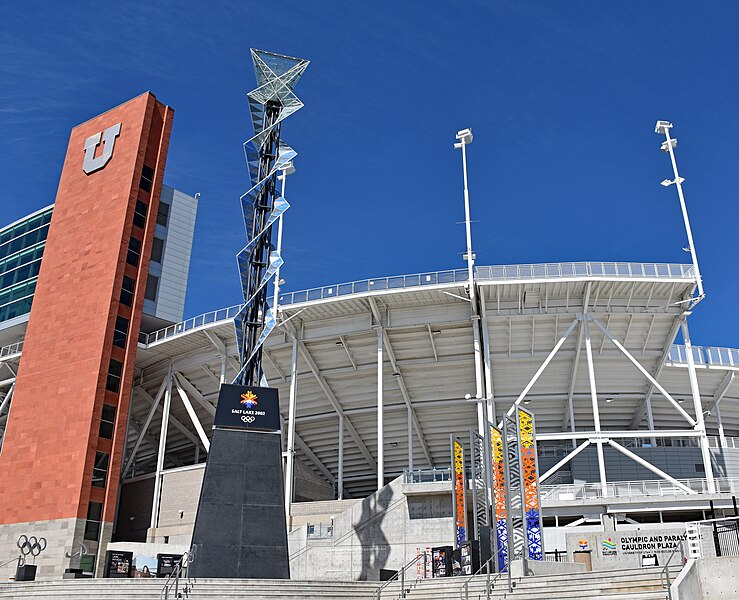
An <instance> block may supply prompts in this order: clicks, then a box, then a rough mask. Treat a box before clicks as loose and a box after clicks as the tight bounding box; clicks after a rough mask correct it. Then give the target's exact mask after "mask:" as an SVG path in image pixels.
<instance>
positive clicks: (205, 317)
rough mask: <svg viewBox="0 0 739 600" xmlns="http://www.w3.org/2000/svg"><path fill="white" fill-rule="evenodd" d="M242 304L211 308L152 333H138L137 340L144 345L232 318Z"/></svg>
mask: <svg viewBox="0 0 739 600" xmlns="http://www.w3.org/2000/svg"><path fill="white" fill-rule="evenodd" d="M242 306H243V304H237V305H236V306H229V307H228V308H221V309H219V310H213V311H211V312H208V313H205V314H202V315H198V316H197V317H192V318H191V319H188V320H187V321H182V322H181V323H175V324H174V325H170V326H169V327H164V328H163V329H159V330H158V331H154V332H152V333H148V334H147V333H141V334H140V335H139V342H140V343H142V344H145V345H149V344H153V343H154V342H159V341H161V340H164V339H167V338H170V337H172V336H175V335H179V334H180V333H185V332H186V331H191V330H193V329H197V328H198V327H203V326H204V325H210V324H212V323H218V322H219V321H227V320H229V319H233V318H234V317H235V316H236V315H237V314H238V312H239V311H240V310H241V307H242Z"/></svg>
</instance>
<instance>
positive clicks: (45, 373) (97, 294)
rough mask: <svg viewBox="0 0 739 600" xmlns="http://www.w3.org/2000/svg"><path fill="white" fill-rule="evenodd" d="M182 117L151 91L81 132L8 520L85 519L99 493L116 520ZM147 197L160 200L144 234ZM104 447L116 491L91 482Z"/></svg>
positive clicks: (16, 442)
mask: <svg viewBox="0 0 739 600" xmlns="http://www.w3.org/2000/svg"><path fill="white" fill-rule="evenodd" d="M172 118H173V111H172V110H171V109H170V108H169V107H166V106H164V105H163V104H161V103H160V102H158V101H157V100H156V98H155V97H154V96H153V95H152V94H150V93H146V94H143V95H141V96H138V97H137V98H134V99H132V100H130V101H128V102H126V103H125V104H122V105H120V106H118V107H116V108H114V109H112V110H110V111H108V112H106V113H104V114H102V115H100V116H98V117H96V118H94V119H92V120H90V121H87V122H86V123H83V124H82V125H79V126H77V127H75V128H74V129H73V130H72V134H71V136H70V141H69V146H68V149H67V156H66V158H65V160H64V167H63V170H62V174H61V179H60V181H59V189H58V192H57V198H56V206H55V208H54V213H53V217H52V221H51V226H50V229H49V236H48V239H47V242H46V249H45V250H44V257H43V261H42V264H41V271H40V273H39V279H38V284H37V287H36V293H35V296H34V301H33V307H32V310H31V315H30V320H29V322H28V329H27V332H26V338H25V343H24V347H23V356H22V359H21V363H20V368H19V372H18V378H17V381H16V387H15V392H14V396H13V400H12V405H11V412H10V418H9V420H8V428H7V433H6V436H5V441H4V445H3V449H2V453H0V482H2V485H0V524H4V523H17V522H25V521H33V520H47V519H57V518H68V517H75V516H76V517H80V518H85V517H86V516H87V504H88V502H89V501H90V500H94V501H98V502H105V512H104V520H105V521H109V522H110V521H112V520H113V517H114V513H115V502H116V496H117V490H118V478H119V474H120V468H121V456H122V453H123V449H124V448H123V447H124V444H125V435H126V419H127V417H128V404H129V401H130V394H131V384H132V378H133V368H134V361H135V356H136V345H137V339H138V332H139V325H140V321H141V311H142V307H143V302H144V289H145V287H146V277H147V273H148V267H149V256H150V253H151V245H152V239H153V236H154V227H155V223H156V214H157V208H158V203H159V192H160V190H161V183H162V177H163V174H164V166H165V162H166V156H167V149H168V144H169V135H170V131H171V125H172ZM116 123H122V125H121V132H120V135H119V136H118V138H117V139H116V142H115V147H114V152H113V156H112V158H111V159H110V161H109V162H108V164H107V165H106V166H105V167H104V168H103V169H102V170H99V171H96V172H94V173H92V174H90V175H86V174H85V173H84V171H83V170H82V162H83V158H84V142H85V140H86V139H87V138H88V137H89V136H90V135H93V134H95V133H98V132H102V131H103V130H105V129H106V128H107V127H110V126H111V125H114V124H116ZM101 149H102V144H100V146H98V148H97V152H98V153H99V152H100V151H101ZM144 163H146V164H147V165H149V166H151V167H154V168H155V171H156V174H155V185H154V187H153V189H152V192H151V194H147V193H144V192H142V191H140V190H139V181H140V177H141V169H142V166H143V164H144ZM137 199H142V200H144V201H147V202H148V203H149V215H148V218H147V222H146V228H145V230H144V231H141V230H140V229H137V228H134V227H133V212H134V206H135V203H136V200H137ZM132 232H133V234H134V235H136V237H138V238H143V241H144V246H143V251H142V257H141V261H140V264H139V267H138V268H134V267H132V266H131V265H128V264H127V263H126V254H127V250H128V242H129V238H130V236H131V235H132ZM124 273H126V274H127V275H129V276H133V277H135V278H136V282H137V286H136V294H135V299H134V305H133V308H132V309H131V308H128V307H126V306H124V305H120V306H119V295H120V289H121V282H122V279H123V275H124ZM118 314H120V315H122V316H124V317H126V318H128V319H130V321H131V323H130V328H129V336H128V343H127V345H126V348H125V349H122V348H118V347H115V346H113V345H112V340H113V326H114V324H115V320H116V316H117V315H118ZM111 356H112V357H113V358H115V359H117V360H119V361H121V362H123V363H124V373H123V380H122V385H121V390H120V392H119V393H118V394H115V393H112V392H110V391H106V389H105V384H106V378H107V372H108V364H109V361H110V358H111ZM103 403H106V404H112V405H115V406H117V416H116V427H115V434H114V438H113V440H106V439H99V438H98V430H99V424H100V415H101V413H102V405H103ZM96 451H102V452H108V453H110V454H111V461H110V466H109V470H108V478H107V486H106V488H105V489H102V488H93V487H92V486H91V478H92V468H93V463H94V459H95V452H96Z"/></svg>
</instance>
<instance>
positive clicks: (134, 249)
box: [126, 236, 141, 267]
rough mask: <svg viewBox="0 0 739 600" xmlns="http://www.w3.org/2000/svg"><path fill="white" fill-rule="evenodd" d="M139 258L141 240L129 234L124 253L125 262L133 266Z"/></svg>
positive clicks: (136, 264)
mask: <svg viewBox="0 0 739 600" xmlns="http://www.w3.org/2000/svg"><path fill="white" fill-rule="evenodd" d="M140 258H141V240H139V239H136V238H135V237H133V236H131V238H130V239H129V240H128V253H127V254H126V262H127V263H128V264H129V265H133V266H134V267H138V266H139V259H140Z"/></svg>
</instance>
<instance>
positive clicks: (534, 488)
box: [518, 409, 544, 560]
mask: <svg viewBox="0 0 739 600" xmlns="http://www.w3.org/2000/svg"><path fill="white" fill-rule="evenodd" d="M518 439H519V443H520V445H521V446H520V448H521V449H520V457H521V482H522V484H523V500H524V523H525V525H524V526H525V530H526V548H527V551H528V552H527V553H528V558H529V559H531V560H544V552H543V541H542V522H541V503H540V500H539V473H538V462H537V456H536V433H535V428H534V415H533V414H532V413H530V412H528V411H526V410H524V409H519V410H518Z"/></svg>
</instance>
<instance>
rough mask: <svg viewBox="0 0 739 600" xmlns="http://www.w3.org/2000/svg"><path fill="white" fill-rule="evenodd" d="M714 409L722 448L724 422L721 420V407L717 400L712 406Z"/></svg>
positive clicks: (724, 438) (724, 445)
mask: <svg viewBox="0 0 739 600" xmlns="http://www.w3.org/2000/svg"><path fill="white" fill-rule="evenodd" d="M714 410H715V411H716V421H717V422H718V439H719V441H720V445H721V447H722V448H726V434H725V433H724V422H723V421H722V420H721V407H720V406H719V403H718V402H717V403H716V405H715V406H714Z"/></svg>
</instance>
